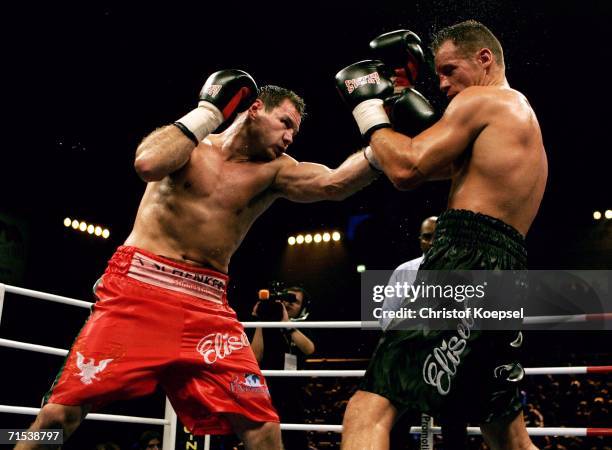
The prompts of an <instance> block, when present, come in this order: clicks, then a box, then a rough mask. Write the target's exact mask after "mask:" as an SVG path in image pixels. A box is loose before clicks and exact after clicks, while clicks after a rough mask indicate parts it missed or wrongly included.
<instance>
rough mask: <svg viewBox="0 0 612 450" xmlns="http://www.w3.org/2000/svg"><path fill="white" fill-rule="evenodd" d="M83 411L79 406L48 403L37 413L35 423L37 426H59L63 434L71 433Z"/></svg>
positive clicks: (81, 418) (80, 418)
mask: <svg viewBox="0 0 612 450" xmlns="http://www.w3.org/2000/svg"><path fill="white" fill-rule="evenodd" d="M84 411H85V409H84V408H82V407H81V406H66V405H58V404H55V403H49V404H47V405H45V406H43V407H42V409H41V410H40V412H39V413H38V417H37V418H36V422H35V425H36V426H37V427H38V428H61V429H63V430H64V433H65V434H66V433H71V432H72V431H74V430H75V429H76V428H77V427H78V426H79V424H80V423H81V420H83V416H84Z"/></svg>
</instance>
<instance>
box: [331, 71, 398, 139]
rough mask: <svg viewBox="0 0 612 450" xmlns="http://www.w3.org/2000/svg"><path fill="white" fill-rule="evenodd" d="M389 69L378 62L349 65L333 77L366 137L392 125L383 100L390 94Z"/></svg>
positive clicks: (391, 86)
mask: <svg viewBox="0 0 612 450" xmlns="http://www.w3.org/2000/svg"><path fill="white" fill-rule="evenodd" d="M387 74H388V69H387V68H386V67H385V66H384V64H383V63H382V62H380V61H375V60H366V61H360V62H357V63H355V64H351V65H350V66H348V67H345V68H344V69H342V70H341V71H340V72H338V73H337V74H336V87H337V88H338V92H339V93H340V97H342V99H343V100H344V102H345V103H346V104H347V106H348V107H349V108H351V111H352V112H353V117H354V118H355V121H356V122H357V125H358V126H359V131H361V134H362V135H363V136H365V137H366V138H369V136H370V135H371V134H372V132H374V131H375V130H378V129H379V128H384V127H390V126H391V122H390V120H389V117H388V116H387V113H386V111H385V108H384V105H383V102H384V101H383V99H384V98H387V97H389V96H390V95H392V94H393V83H392V82H391V80H389V78H388V77H387Z"/></svg>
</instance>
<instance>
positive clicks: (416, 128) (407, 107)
mask: <svg viewBox="0 0 612 450" xmlns="http://www.w3.org/2000/svg"><path fill="white" fill-rule="evenodd" d="M384 105H385V109H386V110H387V112H388V115H389V118H390V119H391V123H392V124H393V129H394V130H395V131H397V132H398V133H402V134H405V135H406V136H410V137H414V136H416V135H417V134H419V133H420V132H421V131H423V130H425V129H427V128H429V127H430V126H432V125H433V124H434V123H435V122H436V120H437V114H436V112H435V110H434V109H433V107H432V106H431V104H430V103H429V101H428V100H427V99H426V98H425V97H424V96H423V95H422V94H421V93H420V92H418V91H417V90H415V89H412V88H408V89H405V90H404V91H403V92H402V93H401V94H397V95H393V96H391V97H388V98H387V99H385V103H384Z"/></svg>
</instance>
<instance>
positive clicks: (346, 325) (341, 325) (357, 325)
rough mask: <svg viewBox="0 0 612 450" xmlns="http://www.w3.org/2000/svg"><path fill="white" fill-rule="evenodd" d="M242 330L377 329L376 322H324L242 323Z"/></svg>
mask: <svg viewBox="0 0 612 450" xmlns="http://www.w3.org/2000/svg"><path fill="white" fill-rule="evenodd" d="M242 326H243V327H244V328H378V329H380V324H379V323H378V322H374V321H370V322H361V321H358V320H354V321H349V320H347V321H333V320H330V321H326V322H242Z"/></svg>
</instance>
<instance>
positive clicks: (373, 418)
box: [342, 391, 397, 433]
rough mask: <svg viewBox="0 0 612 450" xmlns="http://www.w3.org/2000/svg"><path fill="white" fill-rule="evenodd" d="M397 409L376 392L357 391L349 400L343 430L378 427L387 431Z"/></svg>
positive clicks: (348, 431)
mask: <svg viewBox="0 0 612 450" xmlns="http://www.w3.org/2000/svg"><path fill="white" fill-rule="evenodd" d="M396 415H397V410H396V409H395V407H394V406H393V405H392V404H391V402H390V401H389V400H388V399H386V398H385V397H382V396H380V395H378V394H373V393H371V392H366V391H357V392H356V393H355V394H354V395H353V396H352V397H351V399H350V400H349V402H348V405H347V407H346V412H345V413H344V420H343V422H342V426H343V432H344V433H351V432H355V431H359V432H363V431H364V430H372V429H378V430H380V431H382V432H389V431H391V428H392V427H393V422H394V420H395V417H396Z"/></svg>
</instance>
